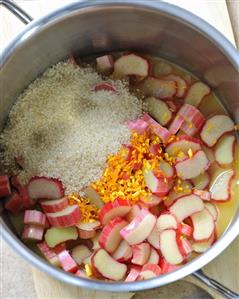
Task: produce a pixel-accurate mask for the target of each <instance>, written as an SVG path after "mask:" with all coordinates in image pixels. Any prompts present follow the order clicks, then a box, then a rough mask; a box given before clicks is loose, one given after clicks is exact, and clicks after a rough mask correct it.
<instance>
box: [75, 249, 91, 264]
mask: <svg viewBox="0 0 239 299" xmlns="http://www.w3.org/2000/svg"><path fill="white" fill-rule="evenodd" d="M71 255H72V258H73V259H74V261H75V262H76V263H77V264H78V265H81V264H82V263H83V260H84V259H86V258H87V257H89V256H90V255H91V251H90V249H89V248H88V247H87V246H85V245H77V246H76V247H74V248H73V249H72V251H71Z"/></svg>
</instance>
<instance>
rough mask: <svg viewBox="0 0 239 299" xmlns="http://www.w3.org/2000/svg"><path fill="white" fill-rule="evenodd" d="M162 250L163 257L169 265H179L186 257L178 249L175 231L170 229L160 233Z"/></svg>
mask: <svg viewBox="0 0 239 299" xmlns="http://www.w3.org/2000/svg"><path fill="white" fill-rule="evenodd" d="M160 248H161V253H162V255H163V257H164V258H165V260H166V261H167V262H168V263H170V264H172V265H177V264H180V263H182V262H183V260H184V257H183V255H182V253H181V252H180V249H179V247H178V243H177V234H176V231H175V230H173V229H168V230H164V231H162V232H161V233H160Z"/></svg>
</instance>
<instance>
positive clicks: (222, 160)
mask: <svg viewBox="0 0 239 299" xmlns="http://www.w3.org/2000/svg"><path fill="white" fill-rule="evenodd" d="M235 145H236V137H235V136H234V135H225V136H223V137H222V138H221V139H220V140H219V142H218V143H217V145H216V148H215V160H216V161H217V163H218V164H219V165H221V166H227V165H230V164H231V163H232V162H233V161H234V156H235Z"/></svg>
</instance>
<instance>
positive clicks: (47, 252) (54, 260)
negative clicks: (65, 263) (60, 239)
mask: <svg viewBox="0 0 239 299" xmlns="http://www.w3.org/2000/svg"><path fill="white" fill-rule="evenodd" d="M37 247H38V248H39V250H40V251H41V253H42V255H43V256H44V257H45V258H46V259H47V260H48V262H49V263H51V264H52V265H53V266H55V267H60V261H59V258H58V256H57V254H56V253H55V251H54V250H53V249H52V248H50V247H49V246H48V245H47V243H46V242H41V243H38V244H37Z"/></svg>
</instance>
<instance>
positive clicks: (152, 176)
mask: <svg viewBox="0 0 239 299" xmlns="http://www.w3.org/2000/svg"><path fill="white" fill-rule="evenodd" d="M143 175H144V181H145V184H146V186H147V187H148V188H149V190H150V191H151V192H152V193H153V194H154V195H156V196H158V197H161V196H165V195H167V194H168V192H169V190H170V188H171V185H170V183H169V180H168V179H167V178H164V177H160V178H159V177H157V174H156V172H155V171H153V170H152V169H149V168H145V169H144V170H143Z"/></svg>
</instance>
